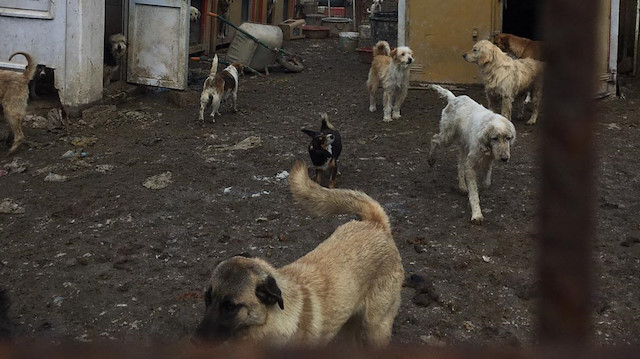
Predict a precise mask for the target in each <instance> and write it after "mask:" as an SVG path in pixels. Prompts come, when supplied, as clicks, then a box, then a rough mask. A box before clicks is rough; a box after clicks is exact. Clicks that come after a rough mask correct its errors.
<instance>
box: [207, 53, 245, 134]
mask: <svg viewBox="0 0 640 359" xmlns="http://www.w3.org/2000/svg"><path fill="white" fill-rule="evenodd" d="M217 71H218V54H216V55H215V56H214V57H213V60H212V62H211V70H210V72H209V77H207V79H206V80H205V81H204V85H203V87H202V94H201V95H200V114H199V117H198V119H199V120H200V121H202V122H204V110H205V109H206V108H207V105H208V104H209V101H211V120H212V122H216V120H215V115H216V113H217V114H220V112H218V110H219V109H220V104H221V103H222V101H223V100H226V99H227V98H229V97H231V100H232V101H233V111H234V112H237V111H238V107H237V106H238V75H239V74H241V73H242V71H243V66H242V64H240V63H237V62H234V63H232V64H231V65H229V66H227V68H226V69H224V70H222V72H220V73H219V74H216V72H217Z"/></svg>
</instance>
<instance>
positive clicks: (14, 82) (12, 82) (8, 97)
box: [0, 52, 36, 154]
mask: <svg viewBox="0 0 640 359" xmlns="http://www.w3.org/2000/svg"><path fill="white" fill-rule="evenodd" d="M18 54H20V55H22V56H24V57H26V58H27V67H26V69H25V70H24V73H18V72H14V71H9V70H0V105H1V106H2V109H3V112H4V118H5V120H7V123H8V124H9V127H11V135H9V137H8V138H7V141H10V140H11V137H13V144H12V145H11V148H10V149H9V154H12V153H14V152H15V151H16V150H17V149H18V146H20V144H21V143H22V141H24V133H23V132H22V119H23V118H24V115H25V114H26V112H27V101H28V100H29V81H31V79H32V78H33V75H34V73H35V72H36V64H35V62H34V61H33V59H32V58H31V56H30V55H29V54H27V53H26V52H16V53H14V54H13V55H11V56H10V57H9V61H11V59H13V57H14V56H16V55H18Z"/></svg>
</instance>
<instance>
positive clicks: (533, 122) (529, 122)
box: [525, 120, 536, 126]
mask: <svg viewBox="0 0 640 359" xmlns="http://www.w3.org/2000/svg"><path fill="white" fill-rule="evenodd" d="M535 124H536V121H532V120H529V121H527V122H525V125H527V126H533V125H535Z"/></svg>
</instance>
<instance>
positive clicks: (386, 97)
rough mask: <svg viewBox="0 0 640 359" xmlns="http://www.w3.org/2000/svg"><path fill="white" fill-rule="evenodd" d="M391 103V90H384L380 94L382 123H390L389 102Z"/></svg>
mask: <svg viewBox="0 0 640 359" xmlns="http://www.w3.org/2000/svg"><path fill="white" fill-rule="evenodd" d="M392 101H393V89H384V92H383V94H382V104H383V106H384V117H382V121H384V122H391V121H392V120H393V119H392V118H391V102H392Z"/></svg>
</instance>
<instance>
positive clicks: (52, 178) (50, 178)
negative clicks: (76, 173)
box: [44, 173, 68, 182]
mask: <svg viewBox="0 0 640 359" xmlns="http://www.w3.org/2000/svg"><path fill="white" fill-rule="evenodd" d="M67 180H68V177H67V176H65V175H58V174H55V173H49V174H48V175H47V177H45V178H44V181H45V182H66V181H67Z"/></svg>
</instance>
